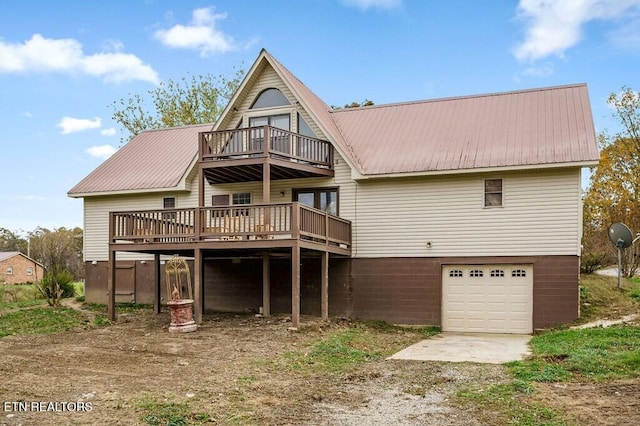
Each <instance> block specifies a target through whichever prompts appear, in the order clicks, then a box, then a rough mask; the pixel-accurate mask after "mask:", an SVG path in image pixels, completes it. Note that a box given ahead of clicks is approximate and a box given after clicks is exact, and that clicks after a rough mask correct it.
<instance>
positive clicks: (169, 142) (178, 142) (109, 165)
mask: <svg viewBox="0 0 640 426" xmlns="http://www.w3.org/2000/svg"><path fill="white" fill-rule="evenodd" d="M211 127H212V125H211V124H203V125H195V126H184V127H175V128H171V129H159V130H149V131H145V132H142V133H140V134H139V135H137V136H135V137H134V138H133V139H132V140H131V141H130V142H129V143H127V144H126V145H124V146H123V147H122V148H120V149H119V150H118V151H117V152H116V153H115V154H113V155H112V156H111V157H110V158H109V159H107V160H106V161H105V162H104V163H102V164H101V165H100V166H98V168H97V169H95V170H94V171H93V172H91V173H90V174H89V175H88V176H87V177H86V178H84V179H83V180H82V181H80V183H78V184H77V185H76V186H74V187H73V188H72V189H71V190H70V191H69V193H68V195H70V196H72V197H81V196H84V195H98V194H100V193H107V192H114V191H129V190H131V191H133V190H153V189H156V190H161V189H180V188H177V186H178V185H179V184H180V182H181V181H182V179H183V177H184V176H185V174H186V173H187V172H188V168H189V165H190V164H192V163H193V161H194V160H195V158H196V156H197V153H198V132H204V131H208V130H210V129H211Z"/></svg>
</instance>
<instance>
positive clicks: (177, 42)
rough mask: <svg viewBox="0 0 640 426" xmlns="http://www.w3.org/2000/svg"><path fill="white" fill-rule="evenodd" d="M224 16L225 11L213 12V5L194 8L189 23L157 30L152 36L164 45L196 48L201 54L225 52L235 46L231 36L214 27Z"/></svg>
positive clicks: (177, 47)
mask: <svg viewBox="0 0 640 426" xmlns="http://www.w3.org/2000/svg"><path fill="white" fill-rule="evenodd" d="M226 17H227V14H226V13H218V14H216V13H213V7H205V8H200V9H195V10H194V11H193V17H192V19H191V23H190V24H189V25H180V24H178V25H174V26H173V27H171V28H169V29H168V30H158V31H156V32H155V34H154V36H155V38H157V39H158V40H160V41H161V42H162V43H163V44H165V45H166V46H169V47H172V48H176V49H193V50H198V51H199V52H200V55H201V56H207V55H209V54H212V53H225V52H228V51H231V50H234V49H235V48H236V43H235V41H234V40H233V38H232V37H231V36H229V35H227V34H225V33H223V32H222V31H220V30H219V29H218V28H216V23H217V22H218V21H220V20H223V19H225V18H226Z"/></svg>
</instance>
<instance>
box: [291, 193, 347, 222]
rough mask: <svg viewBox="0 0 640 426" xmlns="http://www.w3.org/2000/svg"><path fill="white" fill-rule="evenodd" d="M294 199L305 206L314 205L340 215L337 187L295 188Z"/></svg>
mask: <svg viewBox="0 0 640 426" xmlns="http://www.w3.org/2000/svg"><path fill="white" fill-rule="evenodd" d="M293 199H294V200H296V201H298V202H299V203H302V204H304V205H305V206H309V207H314V208H316V209H318V210H322V211H326V212H327V213H329V214H333V215H336V216H337V215H338V211H339V210H338V189H337V188H310V189H295V190H294V191H293Z"/></svg>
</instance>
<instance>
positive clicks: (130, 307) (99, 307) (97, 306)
mask: <svg viewBox="0 0 640 426" xmlns="http://www.w3.org/2000/svg"><path fill="white" fill-rule="evenodd" d="M85 307H86V308H87V309H88V310H89V311H92V312H100V313H105V314H106V313H107V311H108V308H107V305H105V304H102V303H88V304H86V305H85ZM151 309H153V305H151V304H145V303H116V313H120V314H122V313H131V314H135V313H137V312H140V311H146V310H151Z"/></svg>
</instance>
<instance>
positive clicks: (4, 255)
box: [0, 251, 22, 262]
mask: <svg viewBox="0 0 640 426" xmlns="http://www.w3.org/2000/svg"><path fill="white" fill-rule="evenodd" d="M19 254H22V253H20V252H19V251H0V262H2V261H3V260H6V259H9V258H10V257H13V256H17V255H19Z"/></svg>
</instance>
